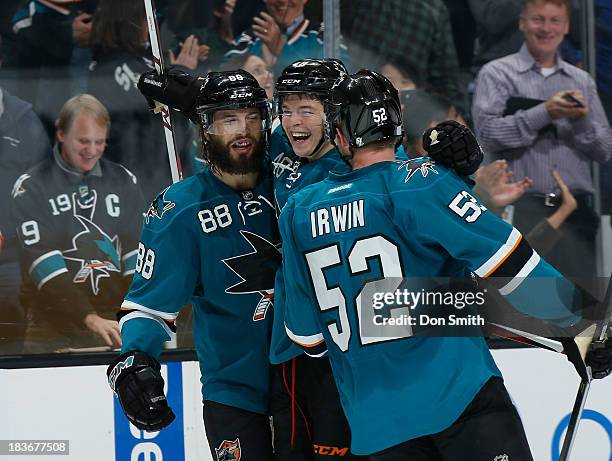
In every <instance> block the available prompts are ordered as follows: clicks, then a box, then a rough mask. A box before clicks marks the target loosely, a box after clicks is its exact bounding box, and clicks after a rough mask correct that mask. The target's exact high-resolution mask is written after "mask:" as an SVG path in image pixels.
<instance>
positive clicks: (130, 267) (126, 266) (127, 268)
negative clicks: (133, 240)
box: [121, 250, 138, 276]
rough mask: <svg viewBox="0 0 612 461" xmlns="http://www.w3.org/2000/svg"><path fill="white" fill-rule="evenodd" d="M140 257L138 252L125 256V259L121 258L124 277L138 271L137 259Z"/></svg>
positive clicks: (131, 252)
mask: <svg viewBox="0 0 612 461" xmlns="http://www.w3.org/2000/svg"><path fill="white" fill-rule="evenodd" d="M137 256H138V251H137V250H134V251H130V252H129V253H127V254H125V255H124V256H123V258H121V261H122V263H123V264H122V266H123V275H124V276H126V275H132V274H133V273H134V272H135V271H136V258H137Z"/></svg>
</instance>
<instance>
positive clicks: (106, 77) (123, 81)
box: [0, 0, 612, 354]
mask: <svg viewBox="0 0 612 461" xmlns="http://www.w3.org/2000/svg"><path fill="white" fill-rule="evenodd" d="M579 3H580V2H576V1H573V0H350V2H349V1H347V0H345V1H343V2H341V32H342V40H341V47H340V58H341V59H342V60H343V61H344V62H345V64H346V65H347V68H348V69H349V70H350V71H356V70H358V69H359V68H362V67H367V68H371V69H376V70H378V71H379V72H381V73H382V74H383V75H385V76H386V77H387V78H389V79H390V80H391V82H392V83H393V84H394V85H395V86H396V88H397V89H398V90H399V91H400V93H401V96H402V104H403V109H404V125H405V129H406V139H405V148H406V151H407V152H408V153H409V155H418V154H419V153H422V144H421V133H422V132H423V131H424V130H425V129H427V128H428V127H431V126H434V125H435V124H436V123H437V122H439V121H442V120H445V119H453V120H458V121H461V122H462V123H466V124H468V125H470V126H471V127H472V128H473V129H474V131H475V132H476V134H477V137H478V139H479V141H480V142H481V144H482V147H483V148H484V151H485V154H486V162H485V164H483V166H482V167H481V168H480V169H479V170H478V171H477V172H476V174H475V175H474V179H475V181H476V189H475V190H476V192H477V193H478V194H479V195H480V196H481V197H482V198H483V200H484V201H485V202H486V203H487V205H488V206H489V207H491V209H493V210H494V211H495V212H497V213H499V214H501V215H502V216H503V217H504V218H505V219H507V220H509V221H512V222H513V224H514V225H515V226H516V227H517V228H519V230H521V231H523V232H524V233H525V234H527V235H530V237H528V238H530V239H533V240H534V242H535V243H534V242H532V245H534V246H536V247H538V248H539V249H540V251H541V252H543V253H547V258H548V260H549V261H551V262H552V263H553V264H555V265H556V266H557V268H559V269H560V270H562V271H563V272H564V273H565V274H566V275H569V276H572V275H583V274H585V273H588V274H594V273H595V272H596V268H595V261H596V258H595V241H596V238H595V235H596V233H597V231H598V228H599V223H600V219H599V218H600V217H599V215H598V214H597V213H596V211H595V209H594V193H595V192H596V191H595V186H594V182H593V179H592V175H591V165H592V163H593V162H597V163H600V164H601V165H602V167H601V171H602V175H601V179H602V181H601V193H602V194H601V195H602V198H603V205H604V206H603V212H604V213H607V214H609V213H610V207H611V204H612V174H611V173H610V171H611V169H610V167H609V160H610V156H611V153H612V131H611V130H610V126H609V123H608V115H609V114H610V112H609V111H610V110H611V109H612V90H610V88H612V85H611V84H610V82H609V80H610V78H612V77H610V73H609V72H607V69H608V67H609V65H610V63H611V62H612V59H610V53H609V41H607V40H606V39H607V37H609V35H610V33H611V31H612V4H610V3H611V2H610V1H609V0H596V2H595V4H596V8H597V14H596V18H597V19H596V23H595V25H594V26H595V27H596V33H597V39H598V40H597V51H598V61H597V65H598V72H597V75H595V76H590V75H589V74H588V73H586V72H585V71H584V70H582V67H583V59H582V55H581V53H580V48H581V46H580V36H581V34H580V32H581V31H580V29H579V27H578V25H579V24H580V21H579V18H580V10H579V9H578V8H577V6H578V4H579ZM609 4H610V5H609ZM156 7H157V13H158V22H159V24H160V27H161V42H162V44H164V45H165V58H166V62H167V64H169V65H175V66H181V67H182V68H183V69H184V70H185V71H187V72H190V73H192V74H205V73H207V72H209V71H214V70H228V69H238V68H241V69H245V70H248V71H249V72H251V73H252V74H253V75H254V76H255V77H256V78H257V80H258V81H259V83H260V84H261V85H262V86H263V87H264V88H265V89H266V92H267V94H268V96H269V97H271V96H272V93H273V82H274V81H275V79H276V77H278V75H279V74H280V71H281V70H282V69H283V68H284V67H285V66H287V65H288V64H289V63H291V62H293V61H295V60H297V59H299V58H304V57H310V58H321V57H323V42H324V36H323V33H324V30H323V24H322V1H321V0H310V1H309V0H198V1H196V0H157V1H156ZM0 38H1V39H2V42H1V46H0V59H1V67H0V133H1V134H2V137H1V139H0V166H1V169H0V171H1V172H2V178H3V180H2V183H1V184H2V186H1V187H0V193H1V194H2V198H1V199H0V209H1V210H2V211H3V213H2V215H1V217H0V231H1V232H2V234H1V235H2V237H3V238H2V240H0V241H2V242H3V245H2V246H1V247H0V248H1V250H0V251H1V252H0V354H6V353H13V352H15V351H19V350H20V348H21V347H22V346H23V344H22V341H20V340H19V338H23V337H24V332H25V330H26V325H27V319H28V318H30V319H31V318H32V313H31V312H32V311H36V307H32V306H31V304H32V303H30V304H29V305H28V302H27V300H25V301H24V300H23V297H24V295H23V292H24V290H23V289H22V287H23V286H26V285H27V287H28V289H29V290H30V291H32V290H33V288H32V281H31V279H32V277H33V276H34V275H36V274H33V273H32V267H24V266H23V265H24V264H25V263H24V260H23V257H22V261H21V266H20V260H19V254H20V250H19V249H20V246H21V247H24V246H25V247H27V246H28V245H27V244H24V238H23V236H22V238H21V244H20V240H19V238H18V232H19V226H20V225H21V226H23V225H24V223H29V222H34V221H36V222H37V220H36V219H35V218H36V217H35V216H31V217H30V218H29V219H25V218H24V219H25V220H24V221H23V222H22V223H17V221H16V215H15V213H16V211H15V209H13V211H12V212H11V209H12V207H13V206H12V203H13V201H14V198H12V196H13V197H14V196H15V193H16V190H17V193H18V196H19V195H20V189H19V188H20V187H21V188H23V181H22V183H20V182H19V180H22V179H23V175H24V174H30V176H32V175H31V173H30V172H31V171H32V168H35V167H36V165H37V164H40V162H50V161H51V160H52V159H53V158H54V155H55V160H56V164H61V162H60V163H57V162H58V160H57V156H58V155H60V158H61V149H62V143H61V141H60V139H59V137H58V133H61V130H59V128H58V125H57V122H56V120H57V119H58V116H59V114H60V110H61V108H62V107H63V106H64V104H65V103H66V101H68V100H69V99H70V98H71V97H73V96H75V95H77V94H82V93H87V94H90V95H92V96H93V97H95V100H96V101H99V103H100V104H101V105H102V106H103V107H105V109H106V110H107V111H108V117H109V121H111V122H109V123H108V124H107V126H106V129H107V139H106V141H105V146H104V147H105V148H104V158H105V161H106V160H111V161H112V162H115V163H118V164H120V165H122V166H123V167H125V168H126V169H127V170H128V171H129V172H130V174H133V175H134V177H135V178H137V181H138V190H139V191H142V194H143V197H144V201H142V204H144V203H148V202H150V201H151V200H152V199H153V198H155V196H156V194H157V193H158V192H159V191H160V190H162V189H163V188H165V187H167V186H168V185H169V184H170V183H171V176H170V168H169V165H168V162H167V154H166V147H165V139H164V131H163V128H162V125H161V122H160V120H159V119H158V118H157V117H154V116H152V115H151V113H150V112H149V110H148V105H147V103H146V101H145V99H144V98H143V97H142V96H141V95H140V93H139V92H138V90H137V88H136V82H137V81H138V77H139V75H140V74H141V73H143V72H145V71H147V70H149V69H152V68H153V65H152V61H151V52H150V49H149V44H148V29H147V24H146V18H145V11H144V5H143V2H142V0H77V1H75V0H7V1H4V2H2V5H1V6H0ZM598 90H599V91H598ZM175 119H176V120H175V126H176V134H177V149H178V152H179V154H180V156H181V160H182V164H183V170H184V174H185V175H186V176H188V175H190V174H193V173H194V172H196V171H198V170H199V168H200V167H201V165H200V164H199V162H198V159H197V158H196V156H194V152H197V146H195V144H194V143H196V142H197V135H196V133H195V131H194V128H193V127H192V126H190V125H189V123H188V121H187V120H186V119H183V118H180V117H175ZM58 130H59V131H58ZM64 131H66V130H64ZM52 145H55V147H52ZM54 150H55V154H54V153H53V152H54ZM58 152H59V154H58ZM64 166H65V165H64ZM80 174H81V175H82V176H87V172H86V171H85V172H83V171H81V173H80ZM18 178H20V179H19V180H18ZM29 180H30V182H31V181H32V179H29ZM77 182H78V181H77ZM73 192H74V191H73ZM70 193H71V192H68V191H67V192H66V195H67V196H68V197H69V196H70ZM75 193H76V194H77V196H78V193H79V191H78V188H77V190H76V192H75ZM11 194H12V196H11ZM138 194H140V192H138ZM84 197H85V199H87V196H86V195H85V196H84ZM40 200H41V201H44V202H49V203H51V202H52V201H53V200H57V197H55V198H54V197H45V198H42V199H40ZM75 200H76V199H75ZM77 202H78V200H77ZM53 203H54V204H55V206H56V207H58V206H60V204H59V202H53ZM53 203H52V204H51V206H52V205H53ZM62 203H63V202H62ZM66 203H67V204H65V205H62V206H65V207H67V206H68V202H66ZM71 203H72V202H71ZM75 203H76V202H75ZM139 203H141V202H139ZM143 206H144V205H143ZM75 207H76V205H72V204H71V208H70V209H71V210H72V209H73V208H75ZM58 210H59V209H58ZM22 211H23V210H22ZM64 211H66V210H59V211H58V212H60V213H62V212H64ZM73 211H74V210H73ZM141 211H142V210H141ZM71 213H72V211H71ZM136 228H137V226H135V229H134V232H136ZM16 229H17V230H16ZM25 230H26V232H29V234H28V235H26V237H25V239H26V240H27V239H30V241H31V240H32V239H33V238H34V233H33V230H32V225H31V224H28V225H26V227H25ZM22 231H23V229H22ZM124 239H127V241H129V240H130V238H129V237H124ZM49 248H51V247H49ZM26 249H27V250H28V251H29V250H32V248H26ZM124 249H125V248H124ZM65 250H66V249H65V248H60V247H57V248H56V247H53V248H52V249H47V252H48V251H59V252H62V251H65ZM21 253H23V248H21ZM26 253H27V251H26ZM43 253H44V252H43ZM43 253H41V255H43V256H44V254H46V253H44V254H43ZM41 255H39V256H41ZM22 256H23V254H22ZM26 259H27V258H26ZM30 259H32V258H30ZM28 261H29V264H30V266H32V264H33V262H36V258H33V259H32V261H33V262H32V261H30V260H28ZM117 270H120V268H117ZM39 282H40V280H39ZM34 285H36V284H34ZM42 285H44V284H42ZM42 285H41V286H42ZM35 288H36V287H35ZM40 288H41V287H38V288H37V289H38V290H39V291H40ZM20 291H21V293H22V300H21V301H20V300H19V293H20ZM24 306H26V307H28V309H30V312H28V310H27V309H25V310H24ZM100 311H101V312H104V309H103V308H100ZM79 312H81V314H83V312H84V311H79ZM35 317H36V316H35ZM81 317H83V316H81ZM40 318H41V317H40V316H38V319H40ZM74 322H75V321H74V319H73V323H74ZM79 322H80V323H81V325H80V327H82V328H85V326H84V324H83V318H79V319H78V322H77V323H79ZM73 326H74V325H73ZM85 329H87V328H85ZM83 331H85V330H83ZM92 331H93V332H94V333H97V332H96V330H95V329H94V328H89V333H91V332H92ZM98 336H99V338H98V339H100V337H101V335H98ZM7 338H8V339H10V340H7ZM111 339H112V338H111ZM112 342H113V341H110V343H109V341H101V342H99V343H100V344H108V345H112V344H111V343H112ZM92 344H98V343H96V342H95V341H93V342H92V341H89V342H85V343H83V344H82V345H92ZM60 346H62V347H68V346H70V347H72V346H74V344H72V343H70V342H69V341H68V342H59V343H56V344H55V346H54V348H55V349H58V348H60ZM43 349H44V348H43ZM40 350H42V349H40Z"/></svg>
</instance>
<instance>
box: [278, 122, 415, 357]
mask: <svg viewBox="0 0 612 461" xmlns="http://www.w3.org/2000/svg"><path fill="white" fill-rule="evenodd" d="M270 154H271V157H272V169H273V173H274V200H275V203H276V209H277V214H280V210H282V209H283V207H284V206H285V204H286V203H287V200H288V199H289V197H290V196H291V195H293V194H294V193H296V192H298V191H299V190H301V189H303V188H305V187H306V186H309V185H311V184H315V183H317V182H319V181H322V180H323V179H325V178H327V176H328V175H329V173H330V172H332V171H333V172H336V173H348V172H349V171H350V167H349V166H348V164H347V163H346V162H345V161H344V160H342V157H341V156H340V153H339V152H338V150H337V149H336V148H332V149H330V150H329V151H327V152H326V153H325V154H324V155H323V156H322V157H320V158H319V159H317V160H315V161H312V162H309V161H307V160H306V159H304V158H301V157H299V156H298V155H296V154H295V153H294V152H293V149H292V148H291V144H290V143H289V140H288V139H287V137H286V136H285V135H284V134H283V130H282V128H281V127H280V126H279V127H277V129H276V130H275V131H274V132H273V134H272V139H271V142H270ZM396 158H398V159H402V160H406V159H407V156H406V153H405V151H404V148H403V146H400V147H399V149H398V150H397V153H396ZM285 301H286V300H285V280H284V278H283V274H282V271H280V270H279V271H278V273H277V274H276V281H275V283H274V325H273V328H272V340H271V345H270V361H271V362H272V363H274V364H277V363H282V362H286V361H288V360H291V359H292V358H294V357H297V356H298V355H300V354H302V353H303V351H302V349H301V348H300V347H298V346H297V345H296V344H295V343H294V342H293V341H291V340H290V339H289V337H288V336H287V333H286V332H285V321H284V318H285V314H284V310H285Z"/></svg>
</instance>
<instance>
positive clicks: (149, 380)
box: [106, 351, 175, 432]
mask: <svg viewBox="0 0 612 461" xmlns="http://www.w3.org/2000/svg"><path fill="white" fill-rule="evenodd" d="M159 370H160V365H159V362H158V361H157V360H155V359H154V358H153V357H151V356H149V355H148V354H145V353H144V352H140V351H130V352H126V353H125V354H121V355H120V356H119V357H117V358H116V359H115V360H114V361H113V363H111V364H110V365H109V366H108V369H107V370H106V375H107V376H108V384H109V385H110V387H111V389H112V390H113V391H114V392H115V393H116V394H117V396H118V397H119V402H120V403H121V407H122V408H123V411H124V413H125V416H127V419H128V420H129V421H130V422H131V423H132V424H133V425H134V426H136V427H137V428H138V429H143V430H145V431H149V432H153V431H159V430H160V429H163V428H164V427H166V426H168V425H169V424H170V423H171V422H172V421H174V418H175V416H174V413H173V412H172V409H171V408H170V407H169V406H168V402H167V401H166V396H165V395H164V379H163V378H162V377H161V374H160V372H159Z"/></svg>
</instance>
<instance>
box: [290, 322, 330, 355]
mask: <svg viewBox="0 0 612 461" xmlns="http://www.w3.org/2000/svg"><path fill="white" fill-rule="evenodd" d="M285 331H286V332H287V336H289V339H291V341H293V342H294V343H296V344H297V345H298V346H300V347H302V348H303V349H304V350H305V351H307V354H308V355H310V356H312V357H317V356H321V355H322V354H324V353H325V352H326V351H327V346H326V344H325V339H324V338H323V335H322V334H321V333H317V334H316V335H311V336H300V335H296V334H295V333H293V332H292V331H291V330H290V329H289V328H288V327H287V325H285Z"/></svg>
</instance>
